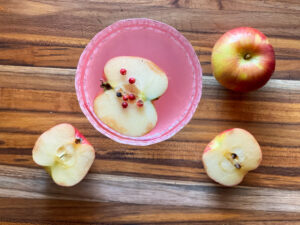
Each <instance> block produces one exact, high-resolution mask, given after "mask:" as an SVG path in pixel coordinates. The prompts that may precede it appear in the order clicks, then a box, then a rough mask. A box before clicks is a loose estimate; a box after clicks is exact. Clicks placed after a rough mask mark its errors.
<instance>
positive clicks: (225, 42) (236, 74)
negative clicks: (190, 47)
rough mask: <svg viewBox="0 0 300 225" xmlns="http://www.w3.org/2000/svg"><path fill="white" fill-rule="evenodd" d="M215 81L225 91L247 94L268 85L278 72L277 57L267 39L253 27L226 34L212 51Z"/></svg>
mask: <svg viewBox="0 0 300 225" xmlns="http://www.w3.org/2000/svg"><path fill="white" fill-rule="evenodd" d="M212 69H213V74H214V76H215V78H216V79H217V80H218V81H219V82H220V83H221V84H222V85H223V86H224V87H226V88H228V89H231V90H233V91H238V92H247V91H252V90H255V89H258V88H260V87H262V86H263V85H265V84H266V83H267V81H268V80H269V79H270V77H271V76H272V74H273V72H274V69H275V54H274V50H273V47H272V45H271V44H269V41H268V39H267V37H266V36H265V35H264V34H263V33H261V32H260V31H258V30H256V29H254V28H250V27H240V28H235V29H233V30H230V31H228V32H226V33H225V34H224V35H223V36H222V37H221V38H220V39H219V40H218V41H217V42H216V44H215V46H214V48H213V51H212Z"/></svg>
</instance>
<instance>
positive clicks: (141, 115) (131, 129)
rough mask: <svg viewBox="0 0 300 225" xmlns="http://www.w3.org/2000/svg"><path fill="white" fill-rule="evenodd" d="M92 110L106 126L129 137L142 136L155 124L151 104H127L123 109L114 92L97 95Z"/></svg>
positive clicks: (120, 100)
mask: <svg viewBox="0 0 300 225" xmlns="http://www.w3.org/2000/svg"><path fill="white" fill-rule="evenodd" d="M129 102H130V100H129ZM135 102H136V101H135ZM94 110H95V113H96V115H97V116H98V117H99V118H100V119H101V121H102V122H104V123H105V124H106V125H108V126H109V127H111V128H112V129H114V130H117V131H119V132H120V133H122V134H125V135H129V136H140V135H144V134H146V133H147V132H149V130H152V129H153V127H154V126H155V124H156V122H157V114H156V110H155V108H154V106H153V104H152V102H150V101H145V102H144V104H143V107H138V106H137V105H136V104H134V103H129V104H128V106H127V108H126V109H124V108H123V107H122V98H118V97H116V93H115V91H114V90H108V91H105V92H104V93H103V94H101V95H99V96H98V97H97V98H96V99H95V101H94Z"/></svg>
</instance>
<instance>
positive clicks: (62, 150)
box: [32, 123, 95, 186]
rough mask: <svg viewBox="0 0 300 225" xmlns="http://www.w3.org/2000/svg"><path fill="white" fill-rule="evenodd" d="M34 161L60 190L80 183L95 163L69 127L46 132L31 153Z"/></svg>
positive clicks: (90, 151) (81, 139) (88, 148)
mask: <svg viewBox="0 0 300 225" xmlns="http://www.w3.org/2000/svg"><path fill="white" fill-rule="evenodd" d="M32 157H33V161H34V162H35V163H37V164H38V165H40V166H43V167H44V168H45V170H46V171H47V172H48V173H49V174H50V175H51V177H52V179H53V180H54V182H55V183H56V184H58V185H60V186H73V185H75V184H77V183H79V182H80V181H81V180H82V179H83V178H84V177H85V175H86V174H87V172H88V171H89V169H90V167H91V165H92V163H93V162H94V159H95V150H94V148H93V147H92V146H91V144H90V143H89V142H88V141H87V140H86V139H85V138H84V136H83V135H82V134H80V133H79V131H78V130H77V129H76V128H74V127H73V126H72V125H70V124H67V123H63V124H59V125H56V126H54V127H52V128H51V129H49V130H47V131H45V132H44V133H43V134H42V135H41V136H40V137H39V138H38V140H37V141H36V143H35V146H34V148H33V150H32Z"/></svg>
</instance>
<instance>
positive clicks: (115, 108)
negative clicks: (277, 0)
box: [94, 56, 168, 137]
mask: <svg viewBox="0 0 300 225" xmlns="http://www.w3.org/2000/svg"><path fill="white" fill-rule="evenodd" d="M104 75H105V77H106V79H107V81H106V82H104V81H101V82H102V83H101V87H102V88H104V92H103V93H100V94H99V95H98V96H97V97H96V98H95V100H94V112H95V114H96V115H97V117H98V118H99V119H100V120H101V121H102V122H103V123H105V124H106V125H107V126H109V127H111V128H112V129H114V130H115V131H117V132H119V133H121V134H124V135H127V136H134V137H139V136H143V135H145V134H147V133H148V132H149V131H151V130H152V129H153V128H154V127H155V125H156V123H157V113H156V109H155V107H154V105H153V104H152V101H154V100H156V99H157V98H159V97H160V96H161V95H162V94H163V93H164V92H165V91H166V89H167V87H168V78H167V76H166V74H165V73H164V72H163V71H162V70H161V69H160V68H159V67H158V66H157V65H156V64H154V63H153V62H151V61H150V60H147V59H144V58H140V57H132V56H119V57H115V58H112V59H110V60H109V61H108V62H107V63H106V64H105V66H104Z"/></svg>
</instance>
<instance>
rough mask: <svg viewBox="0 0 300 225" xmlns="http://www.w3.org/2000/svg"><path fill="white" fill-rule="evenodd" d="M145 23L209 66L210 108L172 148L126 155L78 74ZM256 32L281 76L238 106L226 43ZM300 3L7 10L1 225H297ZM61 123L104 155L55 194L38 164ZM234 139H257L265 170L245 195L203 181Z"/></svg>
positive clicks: (32, 4)
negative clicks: (82, 62) (222, 45)
mask: <svg viewBox="0 0 300 225" xmlns="http://www.w3.org/2000/svg"><path fill="white" fill-rule="evenodd" d="M132 17H147V18H151V19H156V20H160V21H162V22H165V23H168V24H170V25H171V26H174V27H175V28H176V29H178V30H179V31H180V32H181V33H182V34H183V35H184V36H185V37H186V38H187V39H188V40H189V41H190V42H191V43H192V45H193V47H194V49H195V51H196V53H197V55H198V57H199V60H200V62H201V65H202V68H203V72H204V76H203V97H202V99H201V102H200V104H199V106H198V109H197V111H196V113H195V115H194V117H193V119H192V120H191V122H190V123H189V124H188V125H187V126H186V127H185V128H184V129H183V130H182V131H180V132H179V133H178V134H177V135H175V136H174V137H173V138H171V139H170V140H168V141H165V142H163V143H159V144H155V145H152V146H147V147H136V146H127V145H121V144H118V143H115V142H113V141H112V140H110V139H108V138H106V137H104V136H103V135H101V134H100V133H98V132H97V131H96V130H95V129H94V128H93V127H92V126H91V125H90V124H89V122H88V121H87V119H86V118H85V117H84V115H83V114H82V112H81V110H80V108H79V106H78V103H77V98H76V94H75V89H74V75H75V70H76V65H77V62H78V59H79V57H80V54H81V52H82V51H83V49H84V47H85V46H86V44H87V43H88V42H89V40H90V39H91V38H92V37H93V36H94V35H95V34H96V33H97V32H98V31H100V30H101V29H103V28H104V27H106V26H108V25H109V24H111V23H113V22H115V21H117V20H119V19H124V18H132ZM239 26H251V27H255V28H258V29H259V30H261V31H262V32H263V33H265V34H266V35H267V36H268V37H269V39H270V42H271V44H272V45H273V46H274V49H275V52H276V72H275V73H274V75H273V77H272V80H270V81H269V82H268V84H267V85H266V86H265V87H264V88H262V89H260V90H258V91H255V92H252V93H248V94H236V93H232V92H230V91H227V90H225V89H224V88H222V87H221V86H220V85H219V84H218V83H217V82H216V81H215V79H214V78H213V77H212V75H211V65H210V55H211V49H212V47H213V45H214V43H215V41H216V40H217V39H218V38H219V37H220V36H221V35H222V33H224V32H225V31H227V30H229V29H231V28H234V27H239ZM299 55H300V2H299V1H298V0H278V1H275V0H274V1H272V0H267V1H260V0H253V1H247V0H232V1H225V0H185V1H184V0H179V1H178V0H175V1H163V0H155V1H135V0H130V1H129V0H120V1H108V0H90V1H86V0H76V1H75V0H57V1H54V0H31V1H30V0H23V1H18V0H0V64H1V65H0V115H1V117H0V118H1V120H0V224H77V223H78V224H81V223H83V224H94V223H105V224H107V223H121V224H123V223H130V224H140V223H162V224H166V223H187V224H191V223H197V224H243V225H244V224H246V225H250V224H268V225H271V224H272V225H273V224H282V225H283V224H284V225H286V224H300V58H299ZM61 122H68V123H71V124H73V125H74V126H76V127H77V128H78V129H79V130H80V132H82V133H83V134H84V135H85V136H86V137H87V138H88V140H89V141H90V142H91V143H92V144H93V145H94V147H95V149H96V160H95V162H94V164H93V166H92V168H91V171H90V173H89V174H88V176H87V177H86V179H85V180H84V181H83V182H81V183H80V184H79V185H77V186H75V187H72V188H62V187H58V186H56V185H55V184H53V182H52V180H51V178H50V177H49V176H48V175H47V174H46V172H45V171H44V170H43V169H41V168H40V167H38V166H37V165H35V164H34V162H33V161H32V157H31V150H32V147H33V145H34V142H35V141H36V139H37V137H38V136H39V135H40V134H41V133H42V132H43V131H45V130H47V129H48V128H50V127H52V126H54V125H55V124H58V123H61ZM233 127H240V128H244V129H247V130H249V131H250V132H251V133H253V135H254V136H255V137H256V138H257V140H258V141H259V143H260V144H261V147H262V150H263V161H262V164H261V166H260V167H259V168H258V169H257V170H255V171H253V172H251V173H249V174H248V175H247V177H246V178H245V180H244V181H243V183H242V184H241V185H240V186H237V187H234V188H224V187H221V186H219V185H217V184H215V183H213V182H212V181H211V180H210V179H209V178H208V177H207V176H206V174H205V172H204V170H203V164H202V162H201V156H202V151H203V149H204V147H205V146H206V144H207V143H208V142H209V141H210V140H211V139H212V138H213V137H214V136H215V135H216V134H218V133H219V132H221V131H223V130H225V129H228V128H233Z"/></svg>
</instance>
